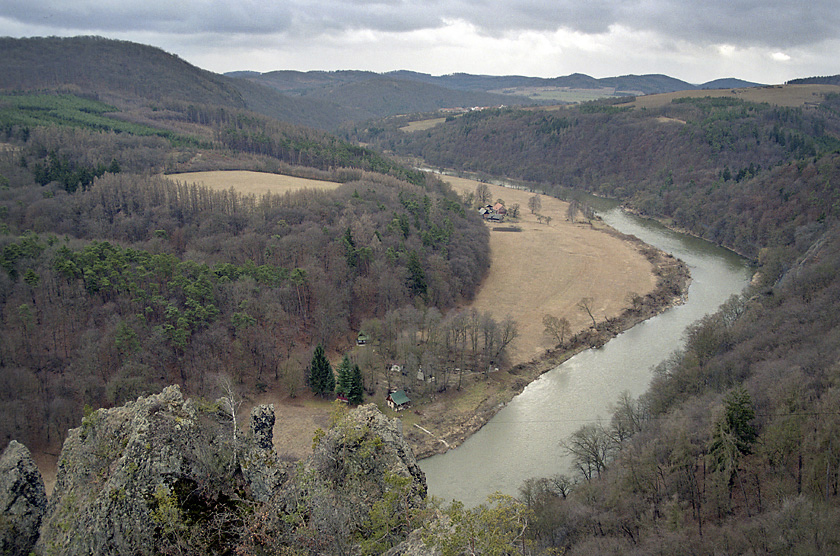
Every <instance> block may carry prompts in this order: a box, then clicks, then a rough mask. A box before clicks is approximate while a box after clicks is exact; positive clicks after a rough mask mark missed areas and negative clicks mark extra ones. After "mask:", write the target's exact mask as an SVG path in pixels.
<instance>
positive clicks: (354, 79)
mask: <svg viewBox="0 0 840 556" xmlns="http://www.w3.org/2000/svg"><path fill="white" fill-rule="evenodd" d="M225 75H227V76H230V77H237V78H243V79H249V80H252V81H255V82H257V83H262V84H264V85H268V86H270V87H273V88H274V89H277V90H278V91H284V92H287V93H288V94H296V95H303V94H308V93H310V92H312V91H316V90H320V89H322V88H324V87H336V86H338V85H346V84H349V83H358V82H363V81H368V80H376V79H382V78H383V77H389V78H392V79H395V80H400V81H412V82H419V83H425V84H428V85H436V86H439V87H444V88H447V89H454V90H458V91H472V92H485V93H486V92H495V91H502V90H505V89H521V88H546V87H567V88H570V89H615V90H616V91H617V92H620V93H625V94H645V95H650V94H658V93H671V92H674V91H684V90H695V89H712V88H730V87H760V86H762V84H760V83H753V82H749V81H744V80H741V79H735V78H725V79H717V80H715V81H709V82H707V83H703V84H700V85H693V84H691V83H688V82H686V81H682V80H680V79H676V78H673V77H669V76H667V75H661V74H650V75H623V76H618V77H605V78H600V79H599V78H595V77H591V76H589V75H585V74H582V73H574V74H571V75H567V76H562V77H552V78H544V77H528V76H523V75H503V76H499V75H475V74H469V73H452V74H448V75H440V76H435V75H431V74H428V73H420V72H416V71H409V70H397V71H390V72H386V73H381V74H380V73H375V72H371V71H358V70H340V71H308V72H302V71H293V70H280V71H271V72H267V73H259V72H252V71H238V72H230V73H226V74H225Z"/></svg>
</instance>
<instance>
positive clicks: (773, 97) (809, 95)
mask: <svg viewBox="0 0 840 556" xmlns="http://www.w3.org/2000/svg"><path fill="white" fill-rule="evenodd" d="M828 93H840V86H837V85H769V86H767V87H747V88H742V89H711V90H697V91H677V92H674V93H663V94H659V95H645V96H640V97H636V100H635V101H634V102H632V103H630V104H628V105H627V106H634V107H636V108H660V107H662V106H666V105H668V104H671V101H673V100H674V99H676V98H704V97H713V98H719V97H728V98H738V99H741V100H746V101H749V102H758V103H761V102H766V103H768V104H772V105H775V106H789V107H798V106H805V105H808V104H812V103H817V102H820V101H822V99H823V97H824V96H825V95H826V94H828ZM622 106H624V105H622Z"/></svg>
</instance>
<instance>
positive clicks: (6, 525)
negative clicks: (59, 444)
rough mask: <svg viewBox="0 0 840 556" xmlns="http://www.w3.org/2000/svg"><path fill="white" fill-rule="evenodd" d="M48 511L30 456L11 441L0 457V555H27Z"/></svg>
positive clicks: (24, 448)
mask: <svg viewBox="0 0 840 556" xmlns="http://www.w3.org/2000/svg"><path fill="white" fill-rule="evenodd" d="M46 509H47V494H46V491H45V490H44V481H43V479H42V478H41V473H40V472H39V471H38V468H37V467H36V466H35V462H34V461H33V460H32V454H30V453H29V450H28V449H27V448H26V446H24V445H23V444H20V443H18V442H16V441H14V440H12V441H11V442H10V443H9V445H8V446H7V447H6V449H5V450H4V451H3V456H2V457H0V511H2V514H0V554H9V555H13V554H29V552H30V550H32V547H33V546H34V545H35V541H36V540H37V539H38V528H39V527H40V525H41V519H42V517H43V515H44V512H45V511H46Z"/></svg>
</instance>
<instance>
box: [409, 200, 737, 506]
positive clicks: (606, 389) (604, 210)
mask: <svg viewBox="0 0 840 556" xmlns="http://www.w3.org/2000/svg"><path fill="white" fill-rule="evenodd" d="M587 202H588V203H589V204H590V205H592V206H594V208H595V209H596V210H597V211H598V214H599V215H600V216H601V218H603V220H604V221H605V222H606V223H607V224H609V225H610V226H612V227H613V228H615V229H617V230H619V231H621V232H623V233H625V234H632V235H635V236H637V237H638V238H640V239H641V240H643V241H644V242H645V243H647V244H649V245H653V246H655V247H657V248H659V249H662V250H663V251H666V252H668V253H671V254H672V255H674V256H675V257H677V258H679V259H681V260H683V261H685V263H686V264H687V265H688V267H689V269H690V271H691V278H692V281H691V285H690V287H689V292H688V297H687V301H686V303H684V304H683V305H679V306H677V307H674V308H671V309H668V310H667V311H665V312H664V313H662V314H661V315H658V316H656V317H654V318H652V319H649V320H647V321H645V322H642V323H640V324H638V325H636V326H634V327H633V328H631V329H630V330H628V331H626V332H624V333H622V334H620V335H619V336H617V337H616V338H614V339H612V340H611V341H609V342H608V343H607V344H606V345H605V346H603V347H602V348H599V349H590V350H586V351H584V352H581V353H579V354H578V355H576V356H575V357H573V358H571V359H569V360H568V361H566V362H565V363H563V364H562V365H560V366H558V367H556V368H554V369H552V370H551V371H549V372H547V373H545V374H543V375H542V376H540V377H539V378H538V379H537V380H535V381H534V382H532V383H531V384H529V385H528V386H527V387H526V388H525V390H524V391H523V392H522V393H521V394H520V395H518V396H517V397H515V398H514V399H513V400H512V401H511V402H510V403H509V404H508V405H507V406H505V407H504V408H503V409H502V410H501V411H500V412H499V413H497V414H496V416H495V417H493V419H491V420H490V421H489V422H488V423H487V424H486V425H485V426H484V427H482V428H481V430H479V431H478V432H477V433H476V434H474V435H473V436H471V437H470V438H469V439H467V441H466V442H464V443H463V444H462V445H461V446H459V447H458V448H456V449H454V450H450V451H449V452H447V453H445V454H442V455H438V456H433V457H431V458H427V459H424V460H422V461H420V467H421V468H422V469H423V471H424V472H425V473H426V481H427V483H428V487H429V494H432V495H434V496H437V497H439V498H442V499H444V500H447V501H448V500H451V499H457V500H461V501H462V502H464V503H465V504H467V505H469V506H475V505H478V504H480V503H482V502H484V501H485V500H486V498H487V495H489V494H492V493H493V492H496V491H499V492H502V493H504V494H511V495H516V494H517V490H518V488H519V486H520V485H521V484H522V482H523V481H524V480H526V479H528V478H531V477H550V476H552V475H556V474H558V473H565V474H567V475H569V476H574V472H573V470H572V469H571V459H570V458H569V456H568V455H567V454H566V453H565V450H564V448H563V445H562V442H563V440H565V439H567V438H568V437H570V436H571V434H572V433H574V431H575V430H577V429H578V428H580V427H581V426H583V425H585V424H587V423H591V422H596V421H598V420H604V421H606V422H608V421H609V419H610V417H611V415H612V410H611V406H612V405H613V404H614V403H615V402H616V400H617V399H618V397H619V395H620V394H621V393H622V392H624V391H627V392H629V393H630V394H631V395H632V396H633V397H638V396H639V395H640V394H643V393H644V392H645V391H646V390H647V388H648V386H649V384H650V380H651V378H652V376H653V369H654V367H656V366H657V365H658V364H659V363H661V362H662V361H664V360H666V359H667V358H668V357H669V356H670V355H671V354H673V353H674V352H675V351H676V350H679V349H680V348H681V347H682V345H683V341H684V340H683V334H684V331H685V329H686V328H687V327H688V326H689V325H691V324H692V323H694V322H696V321H697V320H698V319H700V318H702V317H703V316H704V315H706V314H709V313H712V312H714V311H715V310H716V309H717V308H718V307H719V306H720V305H721V304H722V303H723V302H724V301H726V300H727V299H729V297H730V296H732V295H733V294H738V293H740V292H741V291H743V289H744V288H745V287H746V286H747V284H748V282H749V279H750V269H749V268H748V266H747V264H746V262H745V261H744V260H743V259H742V258H741V257H739V256H737V255H736V254H734V253H732V252H731V251H727V250H725V249H721V248H719V247H716V246H714V245H712V244H711V243H709V242H706V241H703V240H700V239H697V238H694V237H691V236H688V235H685V234H680V233H677V232H673V231H671V230H668V229H667V228H665V227H663V226H661V225H659V224H658V223H656V222H652V221H649V220H645V219H642V218H638V217H636V216H633V215H630V214H628V213H626V212H624V211H622V210H621V209H620V208H618V207H617V205H616V204H615V203H613V202H610V201H605V200H601V199H597V200H596V199H594V198H590V199H587Z"/></svg>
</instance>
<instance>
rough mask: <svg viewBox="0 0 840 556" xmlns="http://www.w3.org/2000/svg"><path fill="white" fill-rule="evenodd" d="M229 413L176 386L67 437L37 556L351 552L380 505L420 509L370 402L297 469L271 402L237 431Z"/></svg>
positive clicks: (395, 442)
mask: <svg viewBox="0 0 840 556" xmlns="http://www.w3.org/2000/svg"><path fill="white" fill-rule="evenodd" d="M225 407H230V406H229V405H226V404H224V403H221V400H220V401H217V402H208V401H201V400H190V399H184V398H183V396H182V395H181V391H180V390H179V389H178V387H177V386H172V387H169V388H166V389H165V390H164V391H163V392H162V393H160V394H158V395H153V396H148V397H145V398H139V399H138V400H137V401H135V402H131V403H128V404H126V405H124V406H122V407H117V408H113V409H100V410H98V411H96V412H93V413H91V414H90V415H88V416H86V417H85V418H84V419H83V421H82V426H81V427H79V428H76V429H73V430H71V431H70V432H69V434H68V437H67V440H66V441H65V443H64V447H63V449H62V452H61V455H60V457H59V466H58V475H57V478H56V485H55V489H54V491H53V495H52V497H51V498H50V500H49V504H48V507H47V512H46V515H45V516H44V518H43V521H42V525H41V532H40V538H38V541H37V544H36V546H35V552H36V554H38V555H51V554H61V555H70V556H72V555H77V554H78V555H82V554H84V555H88V554H97V555H100V554H104V555H107V554H113V555H116V554H133V555H146V554H148V555H151V554H202V555H204V554H231V553H239V552H242V553H250V552H254V553H276V552H283V551H284V550H285V548H284V547H292V548H294V549H295V550H298V549H300V548H302V547H304V546H306V547H308V550H309V552H312V553H324V554H331V553H351V552H352V549H353V548H354V547H355V546H356V544H355V543H357V542H358V539H359V538H360V535H362V536H363V535H364V534H365V531H366V527H367V528H369V527H370V525H369V522H368V519H369V516H370V515H371V511H372V510H371V508H373V507H374V506H375V505H377V504H380V505H381V504H382V503H383V502H382V501H383V500H384V499H387V500H388V504H390V505H391V506H390V507H391V508H392V509H393V511H394V512H405V511H407V510H408V509H411V508H422V507H424V504H425V497H426V481H425V477H424V475H423V472H422V471H421V470H420V468H419V466H418V465H417V461H416V460H415V458H414V455H413V453H412V451H411V448H410V447H409V446H408V444H407V443H406V442H405V440H404V439H403V437H402V433H401V426H400V423H399V421H397V420H393V421H392V420H389V419H387V418H386V417H385V416H383V415H382V414H381V413H380V412H379V410H378V409H377V408H376V407H375V406H373V405H369V406H363V407H360V408H358V409H356V410H353V411H350V412H348V413H347V414H346V415H344V416H343V417H342V418H341V419H339V420H338V422H337V423H336V424H335V425H334V426H333V427H332V428H331V429H330V430H329V431H328V432H326V433H325V434H324V435H323V436H322V437H321V438H320V440H319V442H318V445H317V447H316V448H315V450H314V452H313V454H312V455H311V457H309V458H308V459H307V460H306V461H304V462H298V463H282V462H280V461H279V459H278V457H277V455H276V453H275V451H274V447H273V445H272V439H273V426H274V409H273V407H272V406H267V405H266V406H258V407H255V408H254V409H253V411H252V412H251V420H250V426H249V430H248V432H247V433H246V434H241V433H238V434H236V435H234V433H233V423H234V420H233V419H232V417H231V416H230V414H229V413H227V412H226V411H225ZM33 467H34V466H33ZM408 533H409V531H406V530H402V529H400V530H396V531H393V532H390V533H389V535H390V537H389V538H388V539H387V541H388V546H393V545H396V544H398V543H400V542H402V541H403V540H405V538H406V536H407V535H408ZM348 551H349V552H348Z"/></svg>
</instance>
